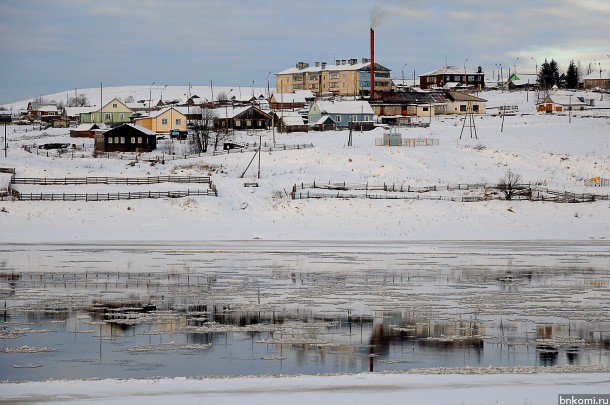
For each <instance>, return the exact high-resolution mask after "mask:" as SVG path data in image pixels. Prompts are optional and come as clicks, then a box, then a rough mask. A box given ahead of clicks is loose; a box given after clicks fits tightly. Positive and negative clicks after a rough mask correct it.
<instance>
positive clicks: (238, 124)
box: [235, 120, 241, 128]
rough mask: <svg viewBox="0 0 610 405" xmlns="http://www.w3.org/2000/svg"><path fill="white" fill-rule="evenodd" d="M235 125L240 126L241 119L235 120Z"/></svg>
mask: <svg viewBox="0 0 610 405" xmlns="http://www.w3.org/2000/svg"><path fill="white" fill-rule="evenodd" d="M235 126H236V127H238V128H239V127H241V120H235Z"/></svg>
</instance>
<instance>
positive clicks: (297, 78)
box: [292, 73, 303, 82]
mask: <svg viewBox="0 0 610 405" xmlns="http://www.w3.org/2000/svg"><path fill="white" fill-rule="evenodd" d="M292 80H293V81H295V82H302V81H303V73H297V74H294V75H292Z"/></svg>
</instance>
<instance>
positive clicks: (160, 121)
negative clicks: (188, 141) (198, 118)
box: [133, 107, 186, 133]
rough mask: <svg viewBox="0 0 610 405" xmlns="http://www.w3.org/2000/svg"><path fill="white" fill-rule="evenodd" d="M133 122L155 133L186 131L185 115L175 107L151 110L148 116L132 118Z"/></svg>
mask: <svg viewBox="0 0 610 405" xmlns="http://www.w3.org/2000/svg"><path fill="white" fill-rule="evenodd" d="M133 123H134V124H136V125H139V126H142V127H144V128H148V129H150V130H151V131H153V132H157V133H169V132H171V131H174V130H178V131H180V132H184V131H186V116H185V115H184V114H182V113H181V112H180V111H178V110H177V109H176V108H175V107H169V108H165V109H163V110H160V111H153V112H152V113H151V114H150V116H148V117H141V118H136V119H134V120H133Z"/></svg>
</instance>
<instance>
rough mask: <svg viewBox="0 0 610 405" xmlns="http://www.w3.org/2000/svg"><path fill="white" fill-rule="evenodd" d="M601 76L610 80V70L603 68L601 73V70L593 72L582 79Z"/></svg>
mask: <svg viewBox="0 0 610 405" xmlns="http://www.w3.org/2000/svg"><path fill="white" fill-rule="evenodd" d="M600 76H601V79H602V80H609V79H610V70H602V71H601V73H600V71H599V70H597V71H594V72H591V73H589V74H588V75H586V76H585V77H583V78H582V80H599V79H600Z"/></svg>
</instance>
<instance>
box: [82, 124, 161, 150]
mask: <svg viewBox="0 0 610 405" xmlns="http://www.w3.org/2000/svg"><path fill="white" fill-rule="evenodd" d="M156 148H157V133H156V132H153V131H151V130H150V129H147V128H144V127H141V126H139V125H135V124H123V125H119V126H118V127H115V128H113V129H111V130H108V131H106V132H102V133H97V134H95V147H94V151H95V153H105V152H150V151H152V150H155V149H156Z"/></svg>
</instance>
